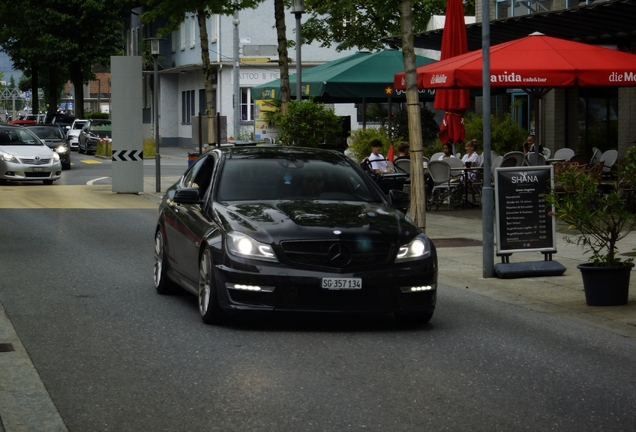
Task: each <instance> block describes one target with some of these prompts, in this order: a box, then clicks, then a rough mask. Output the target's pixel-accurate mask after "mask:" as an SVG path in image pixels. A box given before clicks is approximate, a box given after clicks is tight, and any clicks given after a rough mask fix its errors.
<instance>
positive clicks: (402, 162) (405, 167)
mask: <svg viewBox="0 0 636 432" xmlns="http://www.w3.org/2000/svg"><path fill="white" fill-rule="evenodd" d="M394 165H395V168H397V169H398V170H399V171H401V172H405V173H407V174H409V175H410V174H411V160H410V159H398V160H396V161H395V162H394Z"/></svg>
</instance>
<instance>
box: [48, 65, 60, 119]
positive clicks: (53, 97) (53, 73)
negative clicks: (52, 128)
mask: <svg viewBox="0 0 636 432" xmlns="http://www.w3.org/2000/svg"><path fill="white" fill-rule="evenodd" d="M57 84H58V74H57V68H55V67H49V84H48V88H47V91H46V93H47V94H46V105H47V107H46V108H47V109H46V120H45V123H46V124H49V123H51V122H52V121H53V118H54V117H55V114H56V113H57V101H58V94H57V87H58V85H57Z"/></svg>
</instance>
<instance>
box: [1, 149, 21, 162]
mask: <svg viewBox="0 0 636 432" xmlns="http://www.w3.org/2000/svg"><path fill="white" fill-rule="evenodd" d="M0 159H2V160H3V161H5V162H15V163H18V160H17V159H16V157H15V156H13V155H12V154H11V153H5V152H3V151H0Z"/></svg>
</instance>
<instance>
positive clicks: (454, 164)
mask: <svg viewBox="0 0 636 432" xmlns="http://www.w3.org/2000/svg"><path fill="white" fill-rule="evenodd" d="M440 162H444V163H447V164H448V166H450V167H451V178H460V177H461V175H462V172H461V171H460V170H458V169H455V170H453V168H462V167H463V166H464V163H463V162H462V161H461V159H457V158H452V157H451V158H445V159H442V160H441V161H440Z"/></svg>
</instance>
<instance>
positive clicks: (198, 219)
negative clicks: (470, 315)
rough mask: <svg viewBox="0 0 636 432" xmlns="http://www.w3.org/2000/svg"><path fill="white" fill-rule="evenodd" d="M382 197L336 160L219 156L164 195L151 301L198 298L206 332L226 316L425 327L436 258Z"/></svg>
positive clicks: (280, 152)
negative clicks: (325, 316) (388, 316)
mask: <svg viewBox="0 0 636 432" xmlns="http://www.w3.org/2000/svg"><path fill="white" fill-rule="evenodd" d="M408 199H409V197H408V194H406V193H404V192H402V191H390V192H389V194H388V195H385V194H384V193H383V192H382V191H381V190H380V188H379V187H378V186H377V184H376V183H375V182H374V181H373V179H371V177H370V176H369V175H368V174H366V173H365V172H364V170H363V169H362V168H361V167H359V166H358V165H356V164H355V163H353V162H352V161H351V160H350V159H349V158H347V157H346V156H344V155H343V154H341V153H339V152H337V151H330V150H320V149H310V148H301V147H280V146H252V147H223V148H220V149H218V148H217V149H214V150H211V151H208V152H206V153H204V154H203V155H202V156H201V157H200V158H199V159H198V160H197V161H196V162H195V163H193V164H192V166H190V167H189V168H188V170H187V171H186V172H185V174H184V175H183V176H182V177H181V179H180V180H179V181H178V182H177V183H176V184H174V185H173V186H172V187H170V188H169V189H168V190H167V191H166V193H165V195H164V197H163V200H162V202H161V204H160V207H159V218H158V221H157V227H156V231H155V265H154V282H155V288H156V290H157V292H158V293H159V294H170V293H173V292H175V289H177V288H179V287H180V288H183V289H185V290H187V291H189V292H191V293H193V294H194V295H196V296H198V300H199V311H200V313H201V317H202V318H203V321H204V322H205V323H208V324H217V323H220V322H222V320H223V318H224V316H225V315H226V314H227V313H228V312H231V311H241V310H269V311H301V312H387V313H394V314H395V316H396V317H397V319H398V320H399V321H401V322H405V323H410V324H416V323H425V322H428V321H429V320H430V319H431V317H432V316H433V311H434V309H435V304H436V297H437V253H436V250H435V246H434V245H433V243H432V242H431V241H430V240H429V239H428V237H427V236H426V235H425V234H424V233H423V232H422V231H421V230H420V229H419V228H417V227H416V226H415V225H414V224H413V223H412V222H411V221H410V220H409V219H408V217H407V216H405V215H404V213H402V212H401V211H399V210H397V208H404V206H405V204H408Z"/></svg>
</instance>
